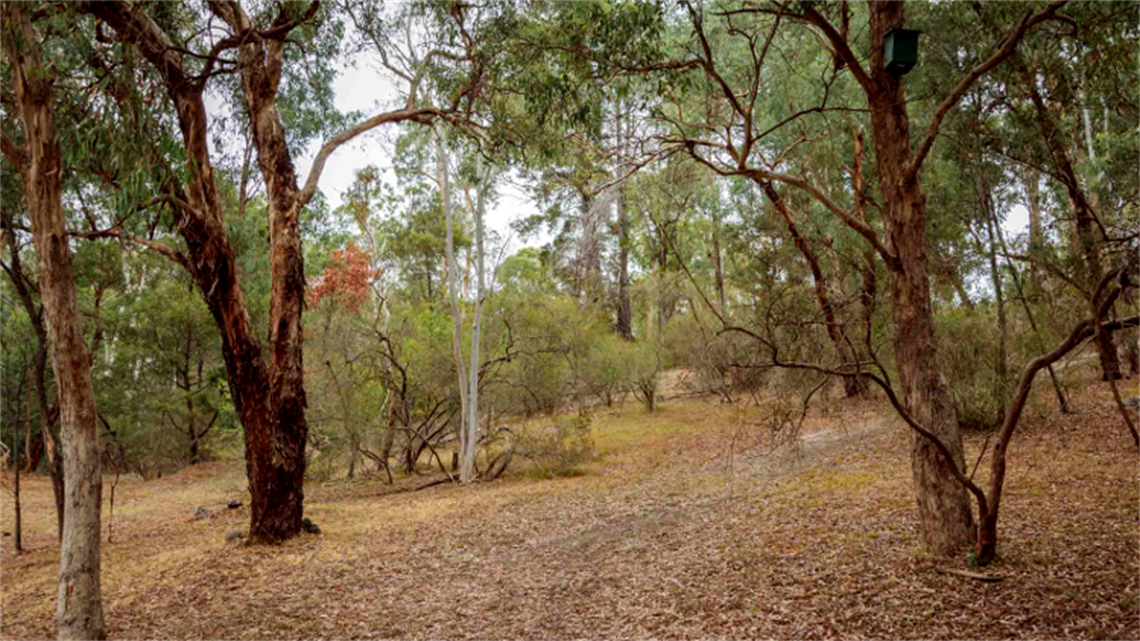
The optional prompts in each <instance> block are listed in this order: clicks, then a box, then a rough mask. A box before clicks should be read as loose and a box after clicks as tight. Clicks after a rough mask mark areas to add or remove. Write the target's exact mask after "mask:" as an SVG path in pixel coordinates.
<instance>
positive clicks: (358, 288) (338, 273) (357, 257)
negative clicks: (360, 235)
mask: <svg viewBox="0 0 1140 641" xmlns="http://www.w3.org/2000/svg"><path fill="white" fill-rule="evenodd" d="M379 276H380V270H378V269H374V268H373V267H372V255H371V253H370V252H367V251H364V250H363V249H360V248H359V247H357V246H356V243H349V244H348V246H347V247H345V248H344V249H343V250H342V251H338V252H334V253H333V257H332V264H331V265H329V267H328V268H326V269H325V271H324V272H323V273H321V275H320V276H319V277H318V278H317V279H316V280H315V281H314V282H315V284H314V285H313V286H312V287H311V288H310V289H309V305H310V306H313V307H315V306H317V305H318V304H320V302H321V301H322V300H324V299H325V298H329V297H331V298H332V299H333V300H334V301H335V302H336V304H337V305H339V306H341V307H343V308H345V309H346V310H348V311H350V312H356V311H359V310H360V306H361V305H363V304H364V303H366V302H368V292H369V289H370V287H371V285H372V281H374V280H376V278H378V277H379Z"/></svg>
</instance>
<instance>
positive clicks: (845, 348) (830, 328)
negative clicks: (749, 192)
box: [760, 180, 867, 398]
mask: <svg viewBox="0 0 1140 641" xmlns="http://www.w3.org/2000/svg"><path fill="white" fill-rule="evenodd" d="M760 189H762V190H763V191H764V195H765V196H767V197H768V200H769V201H770V202H771V203H772V206H773V208H775V210H776V213H777V214H779V215H780V218H782V219H783V220H784V225H786V226H787V228H788V233H790V234H791V235H792V240H793V241H794V242H795V245H796V249H798V250H799V251H800V255H801V256H803V257H804V260H805V261H807V264H808V268H809V269H811V277H812V283H813V284H814V290H815V298H816V300H817V301H818V302H819V307H820V309H821V310H822V311H823V320H824V325H825V326H826V328H827V337H828V338H829V339H830V340H831V344H832V345H833V346H834V347H835V351H836V353H837V354H838V355H839V363H840V366H839V368H840V369H841V370H844V371H849V372H851V374H845V375H844V376H843V390H844V392H845V393H846V395H847V397H848V398H851V397H855V396H862V395H864V394H866V393H867V384H866V380H865V379H864V378H863V377H862V376H859V374H858V370H859V365H858V363H857V361H856V357H855V354H854V352H853V351H852V350H851V347H850V345H848V344H847V340H846V338H845V337H844V335H843V328H842V327H841V326H840V325H839V321H838V320H837V319H836V317H835V305H834V304H832V302H831V297H830V296H829V295H828V291H827V290H828V283H827V278H826V277H825V276H824V275H823V270H822V269H820V267H819V259H818V258H816V255H815V252H814V251H812V249H811V246H810V245H808V242H807V239H805V238H804V236H803V234H801V233H800V230H799V228H798V227H797V226H796V223H795V221H794V220H792V214H791V212H790V211H788V206H787V204H786V203H785V202H784V199H783V197H782V196H781V195H780V192H778V191H777V190H776V187H775V186H774V185H772V182H771V181H767V180H765V181H762V182H760Z"/></svg>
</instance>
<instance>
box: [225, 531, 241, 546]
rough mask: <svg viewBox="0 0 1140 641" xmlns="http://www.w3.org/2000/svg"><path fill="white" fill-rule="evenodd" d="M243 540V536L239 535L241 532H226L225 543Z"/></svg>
mask: <svg viewBox="0 0 1140 641" xmlns="http://www.w3.org/2000/svg"><path fill="white" fill-rule="evenodd" d="M243 538H245V535H244V534H242V533H241V530H230V531H229V532H226V543H229V542H230V541H237V540H239V539H243Z"/></svg>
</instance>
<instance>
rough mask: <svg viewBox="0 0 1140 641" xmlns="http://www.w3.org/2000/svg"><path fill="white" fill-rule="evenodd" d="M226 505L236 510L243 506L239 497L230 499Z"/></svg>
mask: <svg viewBox="0 0 1140 641" xmlns="http://www.w3.org/2000/svg"><path fill="white" fill-rule="evenodd" d="M226 507H228V508H229V509H231V510H236V509H238V508H239V507H241V501H239V500H237V499H230V500H228V501H226Z"/></svg>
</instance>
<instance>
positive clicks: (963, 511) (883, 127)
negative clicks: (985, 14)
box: [869, 2, 974, 554]
mask: <svg viewBox="0 0 1140 641" xmlns="http://www.w3.org/2000/svg"><path fill="white" fill-rule="evenodd" d="M869 9H870V18H871V52H872V53H871V65H870V66H871V69H872V72H871V81H870V82H871V86H872V91H871V92H870V108H871V123H872V127H873V133H874V142H875V164H876V167H877V174H878V176H879V188H880V190H881V192H882V195H883V200H884V203H883V218H884V221H885V222H886V228H887V233H888V237H889V241H890V242H889V243H888V245H889V246H890V247H892V248H893V249H894V251H895V253H896V256H897V258H898V265H897V266H896V268H894V269H892V271H891V277H890V294H891V316H892V318H893V320H894V323H895V340H894V345H895V359H896V363H897V365H898V369H899V379H900V381H901V383H902V387H903V391H904V393H905V399H906V404H907V407H908V409H909V411H910V413H911V414H912V415H913V416H914V418H915V420H917V421H918V422H919V423H920V424H922V425H925V426H926V428H927V429H928V430H929V431H930V432H931V433H932V434H934V435H935V436H936V437H937V438H939V439H940V440H941V441H942V442H943V443H944V444H945V445H946V447H947V448H948V449H949V451H950V453H951V455H952V456H953V459H954V460H953V462H952V463H951V462H948V461H946V460H945V459H944V458H943V457H942V455H941V453H940V452H939V451H938V449H937V448H936V447H935V446H934V445H932V444H931V443H930V442H929V441H928V440H927V439H925V438H923V437H921V436H920V435H918V434H917V433H915V434H913V436H912V448H911V470H912V476H913V479H914V485H915V493H916V498H917V502H918V508H919V517H920V520H921V531H922V538H923V540H924V542H925V543H926V545H927V546H928V547H929V548H930V549H931V550H932V551H934V552H935V553H942V554H944V553H949V552H952V551H954V550H956V549H958V548H959V547H961V546H963V545H966V544H968V543H969V542H971V541H972V540H973V535H974V522H973V514H972V511H971V507H970V501H969V498H968V497H967V496H966V491H965V489H964V488H963V487H962V485H961V484H959V483H958V481H957V480H956V478H955V475H954V472H953V469H952V468H950V465H956V466H957V467H958V468H959V469H960V470H964V469H965V457H964V455H963V451H962V438H961V435H960V434H959V431H958V417H957V412H956V411H955V408H954V402H953V400H952V399H951V397H950V389H949V386H948V384H947V382H946V379H945V377H944V376H943V375H942V371H941V369H940V365H939V362H938V353H937V343H936V341H935V335H934V318H933V311H932V308H931V300H930V285H929V282H928V276H927V274H928V272H927V258H926V244H927V243H926V225H927V221H926V195H925V194H924V193H923V192H922V187H921V186H920V184H919V182H918V176H917V175H909V174H908V173H907V167H908V165H909V163H910V160H911V157H912V156H911V151H910V122H909V118H908V116H907V109H906V104H907V102H906V92H905V90H904V84H903V81H902V78H901V77H900V76H894V75H891V74H890V73H887V72H886V71H885V70H884V69H883V36H884V34H885V33H886V32H887V30H889V29H891V28H895V27H902V26H903V11H904V5H903V4H902V3H893V2H879V3H871V4H870V5H869Z"/></svg>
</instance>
